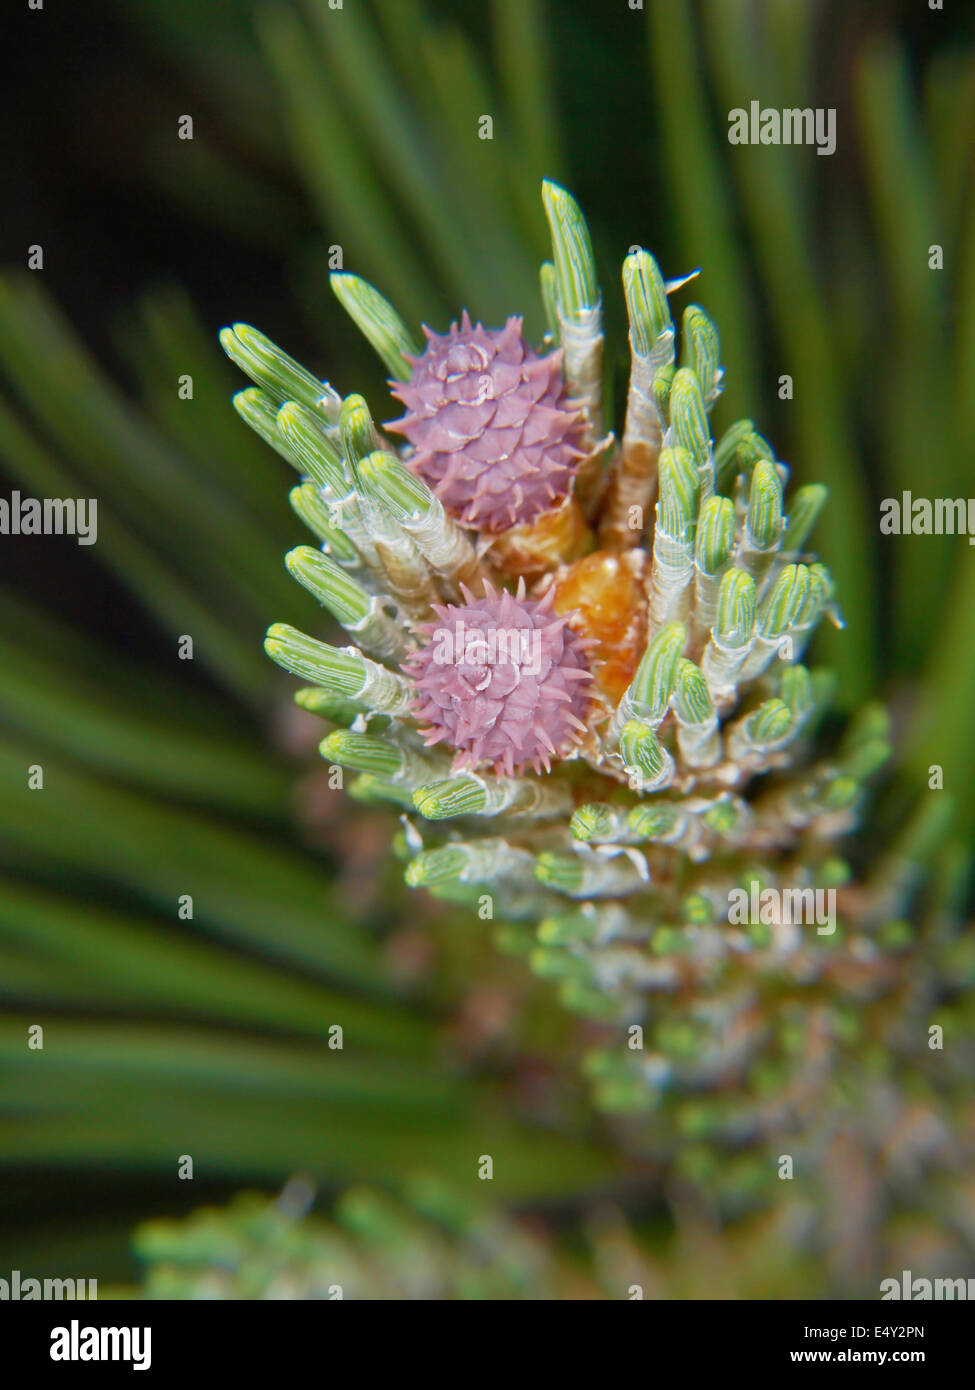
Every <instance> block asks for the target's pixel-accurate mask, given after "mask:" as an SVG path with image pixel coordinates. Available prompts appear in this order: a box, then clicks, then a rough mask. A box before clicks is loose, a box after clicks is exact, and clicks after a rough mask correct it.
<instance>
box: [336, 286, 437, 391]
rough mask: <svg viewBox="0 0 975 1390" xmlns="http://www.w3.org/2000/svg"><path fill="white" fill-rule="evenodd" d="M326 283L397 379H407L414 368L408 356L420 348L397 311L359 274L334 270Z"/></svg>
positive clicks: (411, 355) (416, 352) (413, 354)
mask: <svg viewBox="0 0 975 1390" xmlns="http://www.w3.org/2000/svg"><path fill="white" fill-rule="evenodd" d="M329 283H330V284H331V286H332V289H333V291H334V293H335V297H336V298H337V299H338V301H339V303H340V304H341V305H342V307H343V309H344V310H345V311H346V313H347V314H348V315H349V317H350V318H351V319H352V321H353V322H354V323H355V325H356V327H357V328H358V329H359V331H360V332H361V333H362V335H363V337H365V338H366V339H367V340H368V342H369V343H371V344H372V347H373V348H374V349H375V351H376V352H377V353H378V355H379V356H380V357H381V358H382V360H383V361H384V362H385V364H386V366H387V368H388V369H389V372H390V375H391V376H393V377H394V378H395V379H396V380H397V381H409V379H410V377H411V376H412V375H413V369H412V367H411V366H410V364H409V362H408V361H407V360H406V359H407V357H415V356H417V355H418V354H419V348H418V347H417V345H416V343H415V342H414V341H413V338H412V336H411V335H410V333H409V332H408V331H407V328H406V325H405V324H404V323H403V320H402V319H401V318H400V316H399V315H398V314H397V312H396V310H395V309H394V308H393V306H392V305H391V304H390V303H389V301H388V300H386V299H384V298H383V296H382V295H381V294H380V293H379V291H378V290H377V289H374V288H373V286H372V285H370V284H369V282H368V281H367V280H363V279H361V278H360V277H359V276H358V275H350V274H348V273H347V272H346V271H338V270H336V271H333V272H332V274H331V275H330V276H329Z"/></svg>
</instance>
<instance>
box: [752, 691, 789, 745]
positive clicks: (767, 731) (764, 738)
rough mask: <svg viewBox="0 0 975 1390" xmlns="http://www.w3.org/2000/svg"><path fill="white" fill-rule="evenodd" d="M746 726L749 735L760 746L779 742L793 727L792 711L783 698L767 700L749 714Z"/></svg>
mask: <svg viewBox="0 0 975 1390" xmlns="http://www.w3.org/2000/svg"><path fill="white" fill-rule="evenodd" d="M746 727H747V729H748V737H749V738H750V739H751V741H752V743H754V744H757V745H758V746H759V747H764V746H766V745H767V744H770V743H777V742H778V741H779V739H782V738H785V736H786V734H787V733H788V732H789V730H790V729H791V728H792V711H791V710H790V709H789V706H788V705H786V704H785V703H784V702H783V701H782V700H778V699H773V700H766V701H765V703H764V704H762V705H760V706H759V707H758V709H757V710H756V711H755V712H754V714H751V715H749V717H748V722H747V726H746Z"/></svg>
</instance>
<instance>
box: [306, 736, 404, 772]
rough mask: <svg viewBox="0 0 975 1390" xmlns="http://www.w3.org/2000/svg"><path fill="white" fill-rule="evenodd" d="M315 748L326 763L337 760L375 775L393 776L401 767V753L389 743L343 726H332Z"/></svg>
mask: <svg viewBox="0 0 975 1390" xmlns="http://www.w3.org/2000/svg"><path fill="white" fill-rule="evenodd" d="M318 751H319V752H320V753H321V755H322V757H323V758H324V759H325V761H326V762H328V763H337V764H338V765H339V767H348V768H352V769H353V771H355V772H369V773H372V774H373V775H374V776H376V777H393V776H395V775H396V773H398V772H400V771H401V769H402V767H403V755H402V753H400V751H399V749H398V748H394V747H393V745H392V744H391V743H385V742H383V740H382V739H379V738H374V737H372V736H371V735H370V734H355V733H349V732H348V731H347V730H345V729H336V730H334V732H333V733H330V734H329V735H328V736H327V737H326V738H323V739H322V741H321V743H320V744H319V746H318Z"/></svg>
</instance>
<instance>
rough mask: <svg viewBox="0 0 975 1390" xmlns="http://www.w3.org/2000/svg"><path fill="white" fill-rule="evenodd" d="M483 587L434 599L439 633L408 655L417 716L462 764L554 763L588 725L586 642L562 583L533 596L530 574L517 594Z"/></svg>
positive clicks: (432, 627)
mask: <svg viewBox="0 0 975 1390" xmlns="http://www.w3.org/2000/svg"><path fill="white" fill-rule="evenodd" d="M462 587H463V586H462ZM484 590H485V594H484V598H480V599H478V598H475V597H474V595H473V594H472V593H471V591H470V590H469V589H467V588H466V587H464V588H463V592H464V598H465V599H466V605H465V606H463V607H460V606H458V605H455V604H450V603H448V604H435V605H434V612H435V613H436V614H437V616H438V617H439V618H440V622H439V623H426V624H424V628H425V630H426V631H427V632H428V633H429V637H430V640H429V641H428V642H427V645H426V646H425V647H423V648H422V649H421V650H420V651H418V652H416V653H415V654H414V655H413V656H411V657H409V658H408V659H407V661H405V662H404V667H405V669H406V670H407V671H409V672H410V674H411V675H412V676H413V677H414V678H415V680H416V688H417V695H418V698H417V702H416V704H415V706H414V709H415V713H416V716H417V718H418V719H419V720H420V721H421V723H424V724H429V725H430V728H429V730H428V731H427V732H426V742H427V744H428V745H429V744H434V743H440V742H445V743H448V744H449V745H450V746H451V747H452V748H455V749H456V750H457V756H456V758H455V759H454V767H453V770H454V771H455V772H457V771H458V770H460V769H461V768H475V767H477V766H478V765H479V764H485V763H489V764H491V765H492V766H493V768H494V771H495V772H497V773H506V774H507V775H508V776H511V775H512V774H513V773H515V772H520V771H521V770H522V768H524V767H525V766H527V765H529V764H530V765H531V766H532V767H533V768H534V769H535V771H536V772H539V771H541V769H542V768H543V767H544V768H545V771H546V772H547V771H548V770H549V768H550V766H551V763H550V761H549V760H550V758H552V757H564V756H565V755H566V753H567V752H568V751H569V750H570V748H571V746H572V745H573V743H575V742H576V741H577V739H578V736H579V734H580V733H585V731H586V725H585V723H584V722H583V716H584V714H585V713H586V710H587V709H588V706H589V697H588V695H587V694H586V689H585V687H586V685H587V683H588V682H589V681H590V680H591V679H592V676H591V674H590V672H589V669H588V666H587V664H586V657H585V649H586V646H587V643H586V641H585V639H583V638H581V637H579V636H578V634H576V633H575V632H573V631H572V629H571V628H569V627H568V626H567V622H568V619H567V618H558V617H556V616H555V613H554V611H553V608H552V602H553V598H554V590H553V589H550V590H549V592H548V593H547V594H546V595H545V597H544V598H542V599H526V598H525V585H524V581H523V580H522V581H521V583H520V584H519V586H518V594H517V596H514V595H512V594H510V593H507V592H503V593H501V594H500V595H498V594H496V593H495V591H494V590H493V589H492V588H491V586H490V584H487V583H485V585H484Z"/></svg>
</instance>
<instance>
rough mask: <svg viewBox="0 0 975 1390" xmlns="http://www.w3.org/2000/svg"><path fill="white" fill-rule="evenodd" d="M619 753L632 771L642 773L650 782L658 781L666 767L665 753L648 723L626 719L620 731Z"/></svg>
mask: <svg viewBox="0 0 975 1390" xmlns="http://www.w3.org/2000/svg"><path fill="white" fill-rule="evenodd" d="M620 755H621V756H622V759H623V763H624V765H625V766H626V767H627V768H628V769H629V770H630V771H631V772H632V771H635V772H638V773H640V774H642V776H644V777H645V778H647V780H648V781H650V782H651V783H653V782H657V781H659V780H660V779H661V778H662V777H664V776H665V774H666V772H667V769H668V760H667V755H666V753H665V752H664V750H663V749H662V748H661V746H660V744H659V742H658V741H657V735H656V734H655V733H654V731H653V729H652V728H651V727H650V725H649V724H644V723H642V722H641V721H640V720H638V719H628V720H627V721H626V723H625V724H624V725H623V728H622V729H621V731H620Z"/></svg>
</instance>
